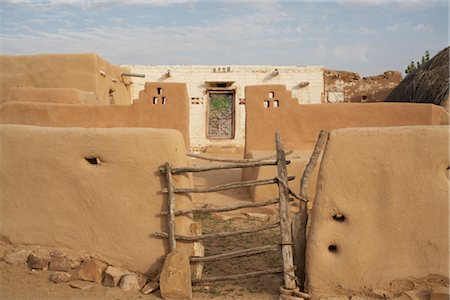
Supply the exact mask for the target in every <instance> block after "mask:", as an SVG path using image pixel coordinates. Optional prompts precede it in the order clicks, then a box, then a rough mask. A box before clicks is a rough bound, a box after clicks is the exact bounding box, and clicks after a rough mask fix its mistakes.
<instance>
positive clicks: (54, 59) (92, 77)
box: [0, 54, 131, 104]
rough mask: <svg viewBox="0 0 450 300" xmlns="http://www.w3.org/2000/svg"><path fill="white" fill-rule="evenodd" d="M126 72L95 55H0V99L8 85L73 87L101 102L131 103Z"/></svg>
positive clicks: (5, 93) (5, 92) (19, 86)
mask: <svg viewBox="0 0 450 300" xmlns="http://www.w3.org/2000/svg"><path fill="white" fill-rule="evenodd" d="M126 72H128V70H127V69H126V68H121V67H119V66H116V65H113V64H110V63H109V62H107V61H105V60H104V59H102V58H101V57H99V56H97V55H95V54H44V55H30V56H7V55H0V101H2V100H3V99H4V98H5V97H6V96H7V94H8V90H9V89H10V88H17V87H18V88H54V89H55V88H56V89H57V88H63V89H64V88H75V89H79V90H83V91H87V92H93V93H95V95H96V97H97V99H98V102H99V103H102V104H130V103H131V92H130V91H131V88H130V84H131V82H130V79H129V78H127V77H122V76H121V74H122V73H126Z"/></svg>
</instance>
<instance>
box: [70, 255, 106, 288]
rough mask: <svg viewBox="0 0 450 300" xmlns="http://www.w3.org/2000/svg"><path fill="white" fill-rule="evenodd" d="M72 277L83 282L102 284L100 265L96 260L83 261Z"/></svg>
mask: <svg viewBox="0 0 450 300" xmlns="http://www.w3.org/2000/svg"><path fill="white" fill-rule="evenodd" d="M74 277H75V278H76V279H81V280H85V281H93V282H98V283H100V282H102V268H101V264H100V263H99V262H98V261H97V260H96V259H93V258H91V259H89V260H86V261H84V262H83V263H82V264H81V265H80V266H79V267H78V268H76V269H75V271H74Z"/></svg>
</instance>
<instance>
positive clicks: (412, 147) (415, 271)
mask: <svg viewBox="0 0 450 300" xmlns="http://www.w3.org/2000/svg"><path fill="white" fill-rule="evenodd" d="M448 141H449V127H448V126H420V127H417V126H415V127H390V128H352V129H338V130H333V131H332V132H331V134H330V136H329V140H328V143H327V145H326V147H325V150H324V155H323V159H322V163H321V165H320V171H319V180H318V187H317V193H316V197H315V200H314V201H315V202H314V206H313V209H312V211H311V218H310V224H309V225H310V230H309V236H308V240H307V250H306V251H307V252H306V273H307V287H308V289H309V292H310V293H311V294H312V295H313V297H315V298H319V297H320V298H322V297H331V296H338V295H358V294H359V295H363V296H364V297H371V296H372V297H380V296H379V295H380V291H382V292H383V293H384V294H386V295H392V293H393V294H394V295H395V294H397V293H398V292H401V290H402V289H403V288H406V286H408V285H410V286H413V285H412V283H408V281H400V280H405V279H406V280H409V282H416V281H417V280H418V279H421V278H424V277H426V278H428V280H426V282H428V283H429V284H431V283H433V282H434V283H435V284H439V282H441V283H440V284H445V282H447V286H448V278H449V202H448V195H449V186H448V176H449V174H448V172H449V171H448V166H449V144H448ZM334 215H342V216H343V217H341V218H340V219H338V220H334V219H333V216H334ZM339 220H340V221H339ZM433 278H434V279H433ZM402 283H403V284H402ZM405 283H408V284H406V286H405ZM374 291H375V293H377V294H378V296H377V295H375V294H374ZM397 296H399V295H398V294H397Z"/></svg>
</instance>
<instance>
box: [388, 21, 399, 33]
mask: <svg viewBox="0 0 450 300" xmlns="http://www.w3.org/2000/svg"><path fill="white" fill-rule="evenodd" d="M400 27H401V25H400V24H398V23H396V24H392V25H388V26H386V28H385V29H386V30H387V31H390V32H398V31H399V30H400Z"/></svg>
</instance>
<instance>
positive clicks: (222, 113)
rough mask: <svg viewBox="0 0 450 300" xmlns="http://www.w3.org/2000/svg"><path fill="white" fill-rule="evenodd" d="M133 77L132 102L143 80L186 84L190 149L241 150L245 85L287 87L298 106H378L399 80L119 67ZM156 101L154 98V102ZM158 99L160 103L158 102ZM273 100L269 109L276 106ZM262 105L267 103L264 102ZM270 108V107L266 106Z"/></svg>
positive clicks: (283, 69)
mask: <svg viewBox="0 0 450 300" xmlns="http://www.w3.org/2000/svg"><path fill="white" fill-rule="evenodd" d="M122 67H125V68H128V69H129V70H130V72H131V73H132V74H134V75H137V76H136V77H133V85H132V88H131V99H138V98H139V93H140V91H142V90H144V86H145V83H146V82H164V83H171V82H181V83H185V84H186V87H187V92H188V96H189V102H190V103H189V120H190V124H189V136H190V146H191V148H192V149H193V150H202V151H205V150H208V149H213V148H216V147H220V148H224V147H231V148H243V147H244V146H245V120H246V117H245V114H246V112H245V98H246V95H245V87H246V86H251V85H268V84H270V85H275V84H282V85H285V86H286V88H287V89H288V90H290V93H291V95H292V97H293V98H295V99H297V101H298V103H299V104H322V103H338V102H380V101H381V102H382V101H383V100H384V98H385V97H386V96H387V94H389V92H390V91H391V90H392V89H393V88H395V87H396V86H397V85H398V83H399V82H400V81H401V79H402V76H401V74H400V73H399V72H396V71H388V72H385V73H384V74H382V75H378V76H374V77H363V78H361V77H360V76H359V75H358V74H357V73H353V72H346V71H334V70H328V69H327V68H325V67H323V66H267V65H265V66H250V65H249V66H243V65H231V66H214V65H209V66H208V65H201V66H200V65H123V66H122ZM157 101H158V99H155V104H157V103H156V102H157ZM159 101H162V99H159ZM278 101H279V99H278V100H277V98H276V96H275V98H274V102H273V105H274V107H277V105H279V102H278ZM264 105H269V102H266V103H265V104H264ZM267 108H269V107H267Z"/></svg>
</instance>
